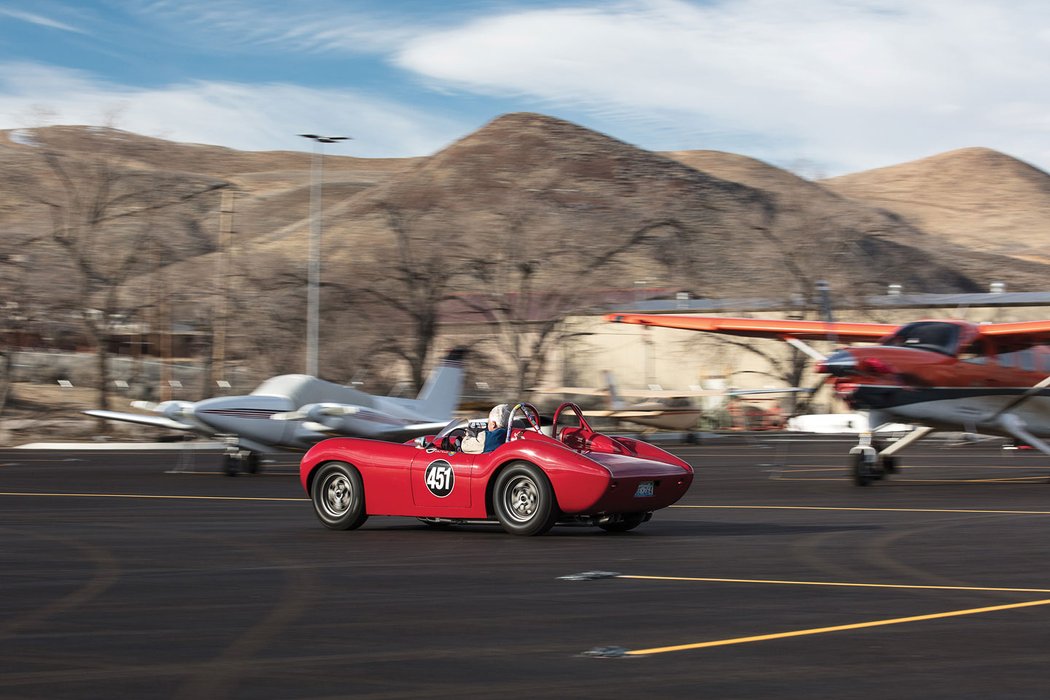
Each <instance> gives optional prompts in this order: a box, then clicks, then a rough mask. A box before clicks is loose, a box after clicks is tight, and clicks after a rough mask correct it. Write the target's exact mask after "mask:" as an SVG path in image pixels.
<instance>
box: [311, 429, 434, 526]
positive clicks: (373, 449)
mask: <svg viewBox="0 0 1050 700" xmlns="http://www.w3.org/2000/svg"><path fill="white" fill-rule="evenodd" d="M399 448H406V446H403V445H398V444H396V443H391V442H384V441H382V440H367V439H364V438H329V439H327V440H322V441H321V442H319V443H317V444H316V445H314V446H313V447H311V448H310V449H309V450H308V451H307V452H306V454H305V455H304V456H303V459H302V462H301V463H300V467H299V480H300V483H302V485H303V489H305V490H306V493H307V494H308V495H309V493H310V483H311V480H312V479H313V475H314V473H315V472H316V470H317V468H318V467H320V466H321V465H323V464H326V463H328V462H346V463H348V464H350V465H352V466H353V467H354V468H355V469H357V471H358V473H359V474H360V475H361V482H362V484H363V485H364V491H365V508H366V510H367V512H368V513H371V514H374V513H395V512H403V511H405V510H406V504H408V503H411V488H412V485H411V483H410V481H409V480H410V478H411V471H410V470H409V468H408V464H407V463H406V460H405V457H404V449H399ZM407 449H415V448H407Z"/></svg>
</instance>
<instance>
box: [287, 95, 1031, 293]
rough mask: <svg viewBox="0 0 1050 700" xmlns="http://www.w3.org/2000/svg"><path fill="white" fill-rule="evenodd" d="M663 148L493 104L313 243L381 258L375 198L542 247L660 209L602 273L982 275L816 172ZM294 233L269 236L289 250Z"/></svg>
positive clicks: (745, 281) (415, 216)
mask: <svg viewBox="0 0 1050 700" xmlns="http://www.w3.org/2000/svg"><path fill="white" fill-rule="evenodd" d="M670 155H672V156H673V157H668V156H667V155H662V154H657V153H652V152H649V151H645V150H642V149H639V148H636V147H634V146H631V145H629V144H626V143H624V142H622V141H618V140H616V139H614V138H611V137H609V136H605V135H603V134H599V133H596V132H594V131H590V130H588V129H584V128H582V127H579V126H577V125H574V124H571V123H568V122H564V121H561V120H557V119H553V118H550V117H546V116H542V115H536V114H511V115H505V116H503V117H500V118H498V119H496V120H494V121H493V122H491V123H490V124H487V125H485V126H484V127H482V128H481V129H479V130H478V131H477V132H475V133H473V134H471V135H469V136H467V137H465V138H464V139H462V140H460V141H458V142H456V143H453V144H451V145H450V146H448V147H447V148H445V149H444V150H442V151H440V152H438V153H436V154H435V155H433V156H431V157H430V158H426V159H422V160H420V161H418V162H416V163H414V164H413V166H412V167H410V168H407V169H405V170H404V171H402V172H400V173H398V174H397V176H395V177H391V178H390V179H388V180H387V181H386V182H383V183H380V184H378V185H377V186H375V187H373V188H371V189H369V190H366V191H364V192H362V193H361V194H360V195H358V196H356V197H354V198H352V199H350V200H348V201H346V202H344V203H343V204H342V205H339V206H337V207H336V208H335V209H333V210H328V211H326V228H325V231H326V240H328V241H332V243H330V244H329V245H330V246H333V247H334V249H333V247H330V248H327V249H326V250H327V251H328V252H327V255H328V256H330V258H331V261H332V263H333V264H334V265H335V266H337V267H338V266H340V265H344V264H346V265H351V266H352V265H354V264H355V263H354V261H356V262H357V264H365V265H367V266H370V267H373V268H374V267H375V266H376V265H381V264H382V261H383V260H384V259H388V258H389V255H390V254H391V251H390V248H389V246H390V245H392V243H391V241H390V240H389V227H388V225H387V223H388V222H387V221H386V220H385V218H384V217H383V216H380V215H377V211H379V210H381V209H383V208H386V210H390V209H393V210H396V211H397V212H399V214H400V216H401V217H402V218H403V219H404V220H408V221H411V220H414V221H418V222H422V221H424V220H425V219H427V218H430V219H432V222H431V225H434V226H436V227H437V228H436V230H435V231H434V232H433V240H434V242H435V244H439V243H440V242H441V241H442V233H441V231H444V232H445V233H444V240H446V241H449V240H452V238H453V235H452V234H453V232H455V236H457V237H458V236H466V237H467V238H468V239H469V241H470V245H475V246H476V245H486V241H496V240H504V239H503V238H502V237H501V236H500V231H502V230H504V229H506V228H507V226H508V225H509V224H508V221H514V222H519V223H520V229H521V238H520V239H519V240H518V241H517V243H518V244H520V245H528V246H534V247H535V246H542V247H545V248H546V249H548V250H550V251H551V252H552V253H553V252H556V251H558V250H559V249H562V248H565V247H578V248H581V249H582V248H589V249H590V250H591V251H593V252H597V251H600V250H603V249H607V248H609V247H615V246H617V245H620V244H623V243H625V242H627V241H630V240H631V236H633V235H635V234H637V233H638V232H639V231H641V230H643V229H645V227H647V226H649V225H652V224H654V223H660V222H663V224H664V225H662V226H659V227H657V228H655V229H653V230H652V231H651V232H649V233H648V234H647V235H645V236H643V237H642V239H641V240H639V241H638V242H637V243H636V244H635V245H634V246H633V248H632V253H631V255H629V256H628V258H627V264H626V267H624V266H621V267H619V268H617V270H616V274H614V275H613V276H612V277H611V278H610V279H609V280H608V283H609V284H619V285H621V286H622V285H624V284H626V283H627V282H629V281H634V280H646V281H648V282H650V283H654V284H657V283H658V284H661V285H664V286H679V287H681V288H685V289H690V290H692V291H694V292H695V293H697V294H700V295H705V296H724V295H739V294H747V295H750V296H755V295H774V296H784V295H786V294H790V293H793V292H795V293H808V291H809V290H810V289H811V288H812V284H813V282H815V281H816V280H818V279H830V280H831V281H832V282H833V284H835V285H836V286H837V287H838V288H839V289H842V290H851V291H857V292H864V293H874V292H877V291H881V290H882V289H884V288H885V285H886V284H887V283H890V282H896V283H900V284H904V285H906V287H907V288H908V289H911V290H915V291H976V290H977V289H980V288H982V287H983V286H984V285H985V284H986V282H985V281H984V279H983V274H981V275H977V276H975V277H971V276H970V275H969V274H961V273H960V272H959V271H958V270H957V269H956V262H957V260H956V259H955V258H956V257H958V258H959V259H960V260H962V259H964V258H966V257H967V255H968V251H965V250H963V249H959V250H954V249H953V250H952V251H951V252H950V254H947V253H944V252H943V251H931V250H929V249H928V248H927V244H928V243H929V237H928V236H926V235H925V234H924V233H923V232H922V231H920V230H918V229H916V228H915V227H913V226H910V225H908V224H907V223H906V222H903V221H901V220H900V219H899V217H895V216H893V215H891V214H886V213H884V212H878V211H875V210H873V209H871V208H870V207H866V206H864V205H862V204H859V203H856V202H852V201H850V200H847V199H845V198H843V197H841V196H839V195H837V194H835V193H833V192H830V191H828V190H826V189H825V188H823V187H822V186H821V185H819V184H816V183H812V182H808V181H805V180H802V179H801V178H797V177H795V176H793V175H791V174H789V173H786V172H784V171H781V170H777V169H775V168H773V167H772V166H769V165H766V164H762V163H759V162H758V161H751V160H750V159H743V158H741V157H739V156H732V155H730V154H711V153H709V152H708V153H707V154H706V155H705V154H704V153H703V152H701V153H697V152H686V153H676V154H670ZM438 219H441V221H442V223H443V225H444V228H442V226H440V225H438V224H437V221H438ZM289 232H290V233H291V231H290V230H289ZM303 233H304V232H303V231H299V232H298V235H295V236H294V238H293V239H290V240H288V241H285V242H283V244H278V245H283V246H286V247H283V248H282V250H284V252H285V253H286V254H294V250H295V249H298V248H301V247H302V240H303V239H302V235H303ZM337 240H343V241H346V242H347V244H348V245H347V246H345V247H343V248H340V247H338V244H337V243H335V241H337ZM287 246H291V247H287ZM873 261H878V263H877V264H873ZM986 262H988V261H984V262H982V264H981V265H977V266H976V267H977V268H980V267H981V266H983V265H984V264H985V263H986ZM992 262H999V261H992ZM971 267H974V266H971ZM979 271H980V270H975V272H979ZM551 273H552V280H551V282H552V283H554V282H556V280H557V277H558V275H559V274H563V273H564V270H560V269H558V268H556V267H555V266H554V265H553V264H552V265H551ZM1021 278H1024V279H1025V281H1026V282H1031V281H1033V280H1035V279H1036V276H1035V273H1034V271H1032V270H1029V271H1025V272H1023V273H1021V272H1018V273H1017V274H1016V275H1015V281H1016V280H1017V279H1021Z"/></svg>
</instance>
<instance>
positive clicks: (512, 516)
mask: <svg viewBox="0 0 1050 700" xmlns="http://www.w3.org/2000/svg"><path fill="white" fill-rule="evenodd" d="M492 510H493V512H494V514H495V516H496V519H497V520H499V523H500V525H502V526H503V529H504V530H506V531H507V532H509V533H511V534H512V535H541V534H543V533H544V532H547V531H548V530H550V529H551V527H552V526H553V525H554V523H555V521H556V520H557V519H558V514H559V511H558V501H557V499H556V498H555V496H554V489H553V488H551V482H550V480H549V479H548V478H547V475H546V474H544V473H543V470H542V469H540V468H539V467H537V466H536V465H534V464H529V463H528V462H512V463H511V464H509V465H507V466H506V467H505V468H504V469H503V470H502V471H500V473H499V474H498V475H497V476H496V482H495V484H494V485H493V489H492Z"/></svg>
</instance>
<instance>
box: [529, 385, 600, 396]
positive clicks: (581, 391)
mask: <svg viewBox="0 0 1050 700" xmlns="http://www.w3.org/2000/svg"><path fill="white" fill-rule="evenodd" d="M529 391H534V392H536V393H537V394H577V395H579V396H608V395H609V390H608V389H597V388H595V387H592V386H590V387H588V386H534V387H532V388H531V389H529Z"/></svg>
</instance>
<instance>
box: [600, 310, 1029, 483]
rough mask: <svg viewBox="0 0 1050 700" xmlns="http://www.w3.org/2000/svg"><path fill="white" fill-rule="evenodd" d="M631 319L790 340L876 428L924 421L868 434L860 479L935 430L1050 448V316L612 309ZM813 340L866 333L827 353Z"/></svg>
mask: <svg viewBox="0 0 1050 700" xmlns="http://www.w3.org/2000/svg"><path fill="white" fill-rule="evenodd" d="M605 319H606V320H607V321H610V322H612V323H633V324H640V325H648V326H660V327H665V328H682V329H685V330H693V331H705V332H709V333H721V334H726V335H735V336H744V337H751V338H775V339H779V340H783V341H785V342H788V343H790V344H792V345H793V346H795V347H797V348H799V349H800V350H802V351H804V352H806V353H807V354H809V355H811V356H812V357H814V358H815V359H816V360H818V364H817V367H816V371H817V372H818V373H821V374H824V375H827V376H826V377H825V379H826V380H827V379H831V380H832V381H833V383H834V387H835V391H836V393H837V394H838V395H839V396H840V397H842V398H843V399H844V400H845V401H846V403H847V404H848V405H849V406H850V407H851V408H853V409H857V410H864V411H867V412H868V414H869V425H870V426H871V427H872V431H874V430H877V429H878V427H879V426H882V425H885V424H887V423H890V422H897V423H906V424H913V425H916V426H917V427H916V428H915V430H913V431H912V432H910V433H908V434H907V435H905V436H904V437H902V438H901V439H899V440H897V441H896V442H894V443H893V444H891V445H889V446H887V447H884V448H881V449H880V446H879V445H877V444H873V443H872V432H864V433H861V435H860V442H859V444H858V445H857V446H856V447H854V448H852V449H851V450H850V461H851V470H852V474H853V478H854V481H855V483H856V484H857V485H859V486H866V485H867V484H869V483H871V481H873V480H876V479H881V478H883V477H884V476H885V475H886V474H889V473H893V472H895V471H896V468H897V457H896V455H897V453H898V452H900V451H901V450H902V449H904V448H905V447H907V446H908V445H911V444H913V443H915V442H917V441H919V440H921V439H922V438H924V437H926V436H927V435H929V434H931V433H934V432H936V431H952V432H965V433H982V434H986V435H999V436H1003V437H1010V438H1013V439H1015V440H1017V441H1019V442H1022V443H1025V444H1027V445H1030V446H1032V447H1034V448H1036V449H1038V450H1040V451H1041V452H1044V453H1046V454H1048V455H1050V444H1047V442H1046V441H1045V438H1050V388H1048V387H1050V345H1048V344H1050V321H1022V322H1017V323H987V324H975V323H969V322H967V321H959V320H928V321H915V322H913V323H907V324H905V325H903V326H897V325H893V324H885V323H836V322H825V321H795V320H778V319H754V318H724V317H717V316H665V315H661V314H630V313H613V314H609V315H607V316H606V317H605ZM805 340H832V341H834V342H836V343H838V342H847V343H849V342H868V343H877V344H875V345H867V346H855V347H848V348H843V349H839V350H836V351H835V352H833V353H832V354H831V355H828V356H825V355H823V354H822V353H820V352H818V351H817V350H816V349H814V348H813V347H811V346H810V345H808V344H806V343H805V342H803V341H805Z"/></svg>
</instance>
